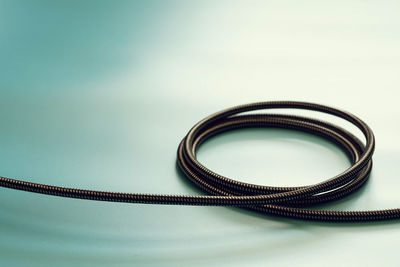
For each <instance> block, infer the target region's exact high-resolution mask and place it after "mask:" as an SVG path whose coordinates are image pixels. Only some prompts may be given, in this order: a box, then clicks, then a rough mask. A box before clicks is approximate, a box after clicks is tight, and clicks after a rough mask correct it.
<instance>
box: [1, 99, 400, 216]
mask: <svg viewBox="0 0 400 267" xmlns="http://www.w3.org/2000/svg"><path fill="white" fill-rule="evenodd" d="M282 108H285V109H286V108H289V109H304V110H311V111H318V112H322V113H327V114H331V115H334V116H337V117H340V118H342V119H345V120H347V121H349V122H350V123H352V124H354V125H355V126H356V127H358V128H359V129H360V130H361V132H362V133H363V134H364V136H365V140H366V141H365V144H364V143H363V142H361V141H360V140H359V139H358V138H357V137H356V136H355V135H353V134H351V133H350V132H348V131H347V130H345V129H343V128H341V127H339V126H337V125H333V124H331V123H328V122H324V121H321V120H317V119H313V118H307V117H302V116H295V115H285V114H275V113H271V114H268V113H260V114H254V113H248V112H249V111H256V110H264V109H282ZM261 127H262V128H264V127H273V128H284V129H293V130H298V131H304V132H308V133H311V134H315V135H318V136H321V137H323V138H326V139H328V140H330V141H332V142H334V143H335V144H337V145H338V146H340V147H341V148H342V149H344V150H345V151H346V152H347V153H348V155H349V156H350V158H351V159H352V166H351V167H350V168H348V169H347V170H346V171H344V172H343V173H341V174H339V175H337V176H335V177H332V178H330V179H328V180H326V181H323V182H320V183H318V184H314V185H310V186H302V187H271V186H263V185H254V184H249V183H243V182H239V181H235V180H232V179H229V178H227V177H223V176H221V175H219V174H217V173H214V172H213V171H211V170H209V169H207V168H206V167H205V166H203V165H202V164H200V163H199V162H198V161H197V159H196V151H197V149H198V148H199V146H200V144H201V143H202V142H204V141H205V140H206V139H207V138H210V137H212V136H214V135H216V134H219V133H222V132H225V131H230V130H234V129H242V128H261ZM374 147H375V140H374V135H373V133H372V130H371V129H370V128H369V127H368V125H366V124H365V123H364V122H363V121H362V120H360V119H359V118H357V117H356V116H354V115H352V114H351V113H348V112H345V111H342V110H339V109H336V108H332V107H328V106H323V105H319V104H313V103H306V102H294V101H274V102H260V103H253V104H246V105H241V106H236V107H232V108H229V109H226V110H223V111H220V112H217V113H215V114H213V115H210V116H208V117H207V118H205V119H203V120H202V121H200V122H199V123H197V124H196V125H195V126H193V128H192V129H191V130H190V131H189V133H188V134H187V135H186V136H185V138H184V139H183V140H182V142H181V143H180V144H179V147H178V153H177V163H178V165H179V167H180V169H181V170H182V172H183V173H184V175H185V176H186V177H187V178H188V179H189V180H190V181H192V182H193V183H194V184H195V185H196V186H198V187H199V188H201V189H202V190H204V191H205V192H207V193H208V194H209V195H208V196H185V195H155V194H134V193H117V192H105V191H94V190H83V189H74V188H66V187H59V186H52V185H44V184H37V183H31V182H25V181H20V180H15V179H10V178H5V177H0V185H1V186H3V187H8V188H14V189H19V190H25V191H31V192H36V193H41V194H48V195H56V196H63V197H71V198H81V199H91V200H100V201H114V202H130V203H144V204H169V205H200V206H236V207H241V208H245V209H250V210H254V211H257V212H261V213H264V214H267V215H278V216H285V217H290V218H296V219H305V220H318V221H342V222H353V221H361V222H364V221H377V220H390V219H397V218H400V209H387V210H372V211H327V210H314V209H306V208H305V207H310V206H313V205H317V204H320V203H325V202H329V201H334V200H337V199H340V198H343V197H345V196H347V195H349V194H351V193H352V192H354V191H355V190H357V189H359V188H360V187H361V186H362V185H363V184H364V183H365V181H366V180H367V179H368V176H369V174H370V172H371V168H372V154H373V152H374Z"/></svg>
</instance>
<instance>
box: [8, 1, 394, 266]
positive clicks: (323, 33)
mask: <svg viewBox="0 0 400 267" xmlns="http://www.w3.org/2000/svg"><path fill="white" fill-rule="evenodd" d="M399 14H400V5H399V3H398V1H141V2H139V1H3V0H0V101H1V104H0V121H1V131H0V147H1V149H0V175H2V176H6V177H12V178H19V179H23V180H29V181H33V182H38V183H47V184H54V185H61V186H70V187H79V188H86V189H99V190H107V191H122V192H141V193H170V194H201V192H200V191H198V190H197V189H196V188H194V187H193V186H192V185H190V184H189V183H187V182H186V181H185V180H184V179H183V177H182V176H181V175H180V173H179V172H178V171H177V170H176V167H175V160H176V156H175V153H176V148H177V146H178V143H179V141H180V140H181V138H183V136H184V135H185V133H186V132H187V131H188V130H189V129H190V127H191V126H192V125H193V124H194V123H196V122H197V121H199V120H200V119H202V118H203V117H205V116H207V115H209V114H210V113H213V112H216V111H218V110H221V109H223V108H226V107H230V106H233V105H238V104H242V103H247V102H255V101H266V100H305V101H310V102H318V103H322V104H327V105H332V106H336V107H340V108H342V109H345V110H348V111H350V112H352V113H354V114H356V115H358V116H360V117H361V118H362V119H364V120H365V121H366V122H367V123H368V124H369V125H370V126H371V127H372V129H373V130H374V132H375V135H376V138H377V149H376V153H375V156H374V170H373V173H372V175H371V180H370V181H369V182H368V183H367V184H366V186H365V187H364V188H363V189H361V190H360V192H357V193H356V194H354V195H353V196H351V197H348V198H346V199H344V200H341V201H339V202H337V203H333V204H329V205H325V206H324V207H323V208H328V209H337V210H365V209H375V208H393V207H399V206H400V196H399V194H398V188H399V186H400V182H399V179H398V172H399V171H400V166H399V164H398V162H399V160H400V156H399V152H400V141H399V140H398V139H396V138H397V137H398V131H399V130H400V126H399V123H398V121H399V115H400V107H399V106H398V105H397V103H398V99H399V93H398V89H399V86H400V76H399V72H400V31H399V27H400V16H399ZM391 121H392V122H391ZM199 159H200V161H201V162H203V163H204V164H205V165H206V166H208V167H209V168H210V169H213V170H215V171H217V172H218V173H221V174H223V175H227V176H229V177H232V178H235V179H239V180H242V181H246V182H252V183H259V184H270V185H304V184H311V183H316V182H319V181H321V180H323V179H327V178H329V177H331V176H334V175H335V174H337V173H339V172H341V171H343V170H344V169H345V168H347V167H348V166H349V162H348V160H347V158H346V157H345V156H344V154H343V152H342V151H341V150H339V149H338V148H336V147H335V146H333V145H332V144H330V143H328V142H326V141H324V140H321V139H319V138H316V137H312V136H309V135H307V134H302V133H293V132H290V131H283V130H244V131H238V132H232V133H227V134H224V135H221V136H218V137H216V138H214V139H212V140H210V141H209V142H207V143H205V144H204V146H203V147H202V148H201V149H200V151H199ZM287 163H290V164H291V165H290V166H293V167H291V168H289V169H287V168H285V169H280V168H282V167H283V166H285V165H284V164H287ZM399 241H400V229H399V225H398V224H397V223H393V222H392V223H370V224H355V225H349V224H324V223H315V222H304V221H295V220H290V219H281V218H274V217H268V216H260V215H256V214H252V213H249V212H245V211H241V210H238V209H233V208H224V207H181V206H156V205H132V204H122V203H106V202H104V203H103V202H95V201H85V200H76V199H66V198H59V197H52V196H44V195H38V194H32V193H27V192H21V191H14V190H10V189H4V188H0V265H1V266H133V265H135V266H142V265H143V266H159V265H162V266H205V265H207V266H210V265H211V266H265V265H274V266H288V265H295V266H301V265H304V266H305V265H307V266H321V265H323V266H328V265H331V266H349V265H352V266H376V265H381V264H382V263H384V265H385V266H396V265H397V264H398V257H397V256H398V255H397V254H398V244H399Z"/></svg>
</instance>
